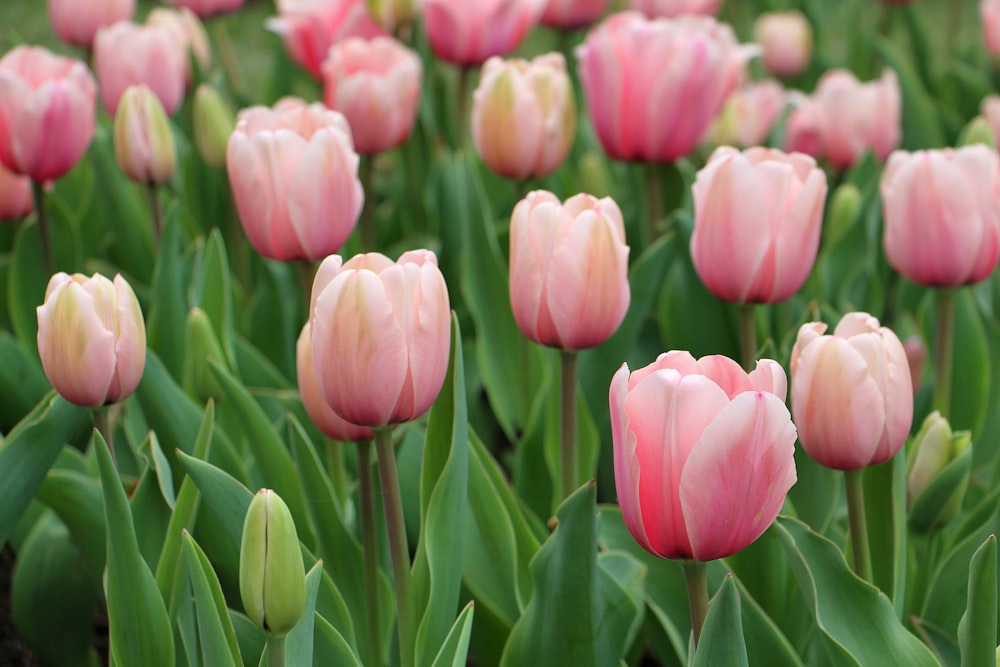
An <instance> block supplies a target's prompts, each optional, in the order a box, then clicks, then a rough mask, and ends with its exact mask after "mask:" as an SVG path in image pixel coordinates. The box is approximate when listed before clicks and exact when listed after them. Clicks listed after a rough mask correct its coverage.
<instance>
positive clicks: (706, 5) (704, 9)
mask: <svg viewBox="0 0 1000 667" xmlns="http://www.w3.org/2000/svg"><path fill="white" fill-rule="evenodd" d="M721 5H722V0H632V4H631V7H632V9H635V10H637V11H640V12H642V13H643V14H645V15H646V16H648V17H649V18H651V19H655V18H673V17H675V16H680V15H681V14H704V15H706V16H715V14H716V13H718V11H719V7H720V6H721Z"/></svg>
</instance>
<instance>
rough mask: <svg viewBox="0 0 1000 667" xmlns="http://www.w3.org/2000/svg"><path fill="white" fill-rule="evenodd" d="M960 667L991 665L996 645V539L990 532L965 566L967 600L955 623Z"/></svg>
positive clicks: (993, 660) (993, 662)
mask: <svg viewBox="0 0 1000 667" xmlns="http://www.w3.org/2000/svg"><path fill="white" fill-rule="evenodd" d="M958 639H959V644H960V646H961V649H962V667H976V666H978V665H993V664H995V660H996V647H997V538H996V535H990V536H989V537H988V538H986V541H985V542H984V543H983V546H981V547H979V549H978V550H976V553H975V554H973V556H972V562H971V563H970V565H969V603H968V606H967V607H966V610H965V616H964V617H963V618H962V622H961V623H960V624H959V626H958Z"/></svg>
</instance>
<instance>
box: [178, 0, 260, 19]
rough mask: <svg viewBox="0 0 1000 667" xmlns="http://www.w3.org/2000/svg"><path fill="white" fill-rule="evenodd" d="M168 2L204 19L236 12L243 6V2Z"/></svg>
mask: <svg viewBox="0 0 1000 667" xmlns="http://www.w3.org/2000/svg"><path fill="white" fill-rule="evenodd" d="M166 2H167V3H169V4H171V5H173V6H174V7H183V8H185V9H190V10H191V11H192V12H194V13H195V14H197V15H198V16H200V17H202V18H205V17H206V16H212V15H213V14H222V13H225V12H234V11H236V10H237V9H239V8H240V7H242V6H243V0H166Z"/></svg>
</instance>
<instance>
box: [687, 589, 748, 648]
mask: <svg viewBox="0 0 1000 667" xmlns="http://www.w3.org/2000/svg"><path fill="white" fill-rule="evenodd" d="M749 664H750V661H749V658H747V647H746V644H745V643H744V640H743V624H742V623H741V622H740V597H739V594H738V593H737V592H736V584H735V582H734V580H733V575H731V574H727V575H726V577H725V578H724V579H723V580H722V585H721V586H720V587H719V591H718V592H717V593H716V594H715V597H713V598H712V602H711V604H710V605H709V607H708V616H706V617H705V625H704V627H703V628H702V631H701V639H700V641H699V642H698V650H697V651H696V652H695V654H694V667H749Z"/></svg>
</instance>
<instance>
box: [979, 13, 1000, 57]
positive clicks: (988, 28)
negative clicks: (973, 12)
mask: <svg viewBox="0 0 1000 667" xmlns="http://www.w3.org/2000/svg"><path fill="white" fill-rule="evenodd" d="M979 18H980V19H981V22H982V24H983V42H984V43H985V44H986V51H987V52H989V54H990V55H991V56H996V55H1000V0H980V2H979Z"/></svg>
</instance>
